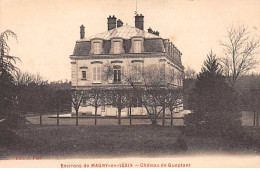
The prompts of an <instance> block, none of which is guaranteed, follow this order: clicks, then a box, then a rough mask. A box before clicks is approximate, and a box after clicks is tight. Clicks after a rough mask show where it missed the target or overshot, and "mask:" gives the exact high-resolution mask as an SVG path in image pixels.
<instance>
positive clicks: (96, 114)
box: [95, 106, 97, 125]
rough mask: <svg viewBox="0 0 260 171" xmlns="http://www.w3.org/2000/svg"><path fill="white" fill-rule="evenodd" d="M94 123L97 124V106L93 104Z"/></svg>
mask: <svg viewBox="0 0 260 171" xmlns="http://www.w3.org/2000/svg"><path fill="white" fill-rule="evenodd" d="M95 125H97V106H95Z"/></svg>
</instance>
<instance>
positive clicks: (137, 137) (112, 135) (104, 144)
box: [0, 125, 187, 158]
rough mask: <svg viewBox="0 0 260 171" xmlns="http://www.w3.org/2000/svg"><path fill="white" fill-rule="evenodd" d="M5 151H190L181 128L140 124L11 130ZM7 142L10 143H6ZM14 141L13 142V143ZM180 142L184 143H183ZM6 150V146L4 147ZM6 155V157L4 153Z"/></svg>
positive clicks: (11, 154) (99, 153)
mask: <svg viewBox="0 0 260 171" xmlns="http://www.w3.org/2000/svg"><path fill="white" fill-rule="evenodd" d="M0 136H2V137H6V141H5V143H2V147H4V149H5V150H4V151H2V154H4V155H5V156H9V157H14V156H21V155H22V156H28V155H31V156H32V155H36V156H44V157H54V156H57V157H58V156H61V157H65V158H66V157H69V156H71V155H73V156H75V155H80V156H103V155H105V156H111V155H116V156H125V155H127V156H129V155H148V156H149V155H157V154H176V153H180V152H183V150H187V146H186V143H184V144H183V142H185V140H184V139H182V140H178V139H179V136H180V134H179V131H178V128H171V127H163V126H159V125H158V126H152V125H138V126H78V127H77V126H59V127H57V126H44V127H38V126H34V125H31V126H29V127H27V128H25V129H18V130H15V131H14V130H13V131H11V130H8V131H7V132H6V134H5V135H4V133H3V134H0ZM7 142H8V143H7ZM10 142H12V143H10ZM180 143H181V144H180ZM2 149H3V148H2ZM2 157H3V156H2Z"/></svg>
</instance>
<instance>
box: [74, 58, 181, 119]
mask: <svg viewBox="0 0 260 171" xmlns="http://www.w3.org/2000/svg"><path fill="white" fill-rule="evenodd" d="M133 61H138V62H141V63H142V65H143V68H144V70H145V69H146V68H148V67H156V66H157V67H158V68H160V67H161V66H163V67H164V70H165V73H166V74H171V73H174V75H176V76H177V75H178V74H180V73H181V72H182V71H180V69H179V68H178V66H176V64H174V63H173V62H172V61H170V60H169V59H168V58H167V57H166V56H165V55H161V54H152V55H151V54H150V55H149V57H147V56H145V57H136V56H135V57H127V58H123V57H122V58H120V56H118V57H117V58H111V57H109V56H103V57H102V58H99V59H72V61H71V65H72V66H71V69H72V70H71V76H72V79H71V80H72V86H74V87H77V88H79V89H87V88H90V87H99V86H105V87H106V86H108V87H109V86H113V85H115V84H114V83H113V80H104V79H103V78H102V79H101V84H95V83H93V67H94V66H95V65H100V66H101V68H103V67H104V66H106V65H110V66H113V65H120V66H121V67H122V68H124V69H122V70H124V73H123V74H125V75H126V76H127V75H129V74H131V72H132V65H133V63H132V62H133ZM82 71H86V77H87V78H86V80H82ZM122 82H123V84H128V83H127V81H126V80H123V79H122ZM173 83H174V84H176V85H178V80H177V77H174V81H173ZM179 86H182V85H179ZM180 110H182V106H180V107H179V108H178V109H176V110H175V112H178V111H180ZM94 113H95V108H94V107H91V106H81V107H80V108H79V114H80V115H94ZM97 113H98V115H101V116H117V115H118V112H117V109H116V108H115V107H112V106H105V107H99V108H98V111H97ZM131 113H132V115H146V114H147V112H146V110H145V108H144V107H135V108H132V112H131ZM72 114H75V110H74V109H72ZM166 114H170V111H168V110H166ZM121 116H122V117H126V116H129V109H128V108H124V109H123V110H122V112H121Z"/></svg>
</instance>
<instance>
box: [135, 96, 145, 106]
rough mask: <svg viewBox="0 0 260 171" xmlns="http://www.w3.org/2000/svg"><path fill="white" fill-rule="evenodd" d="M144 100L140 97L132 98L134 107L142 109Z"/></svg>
mask: <svg viewBox="0 0 260 171" xmlns="http://www.w3.org/2000/svg"><path fill="white" fill-rule="evenodd" d="M142 106H143V104H142V98H140V97H135V96H134V97H132V107H142Z"/></svg>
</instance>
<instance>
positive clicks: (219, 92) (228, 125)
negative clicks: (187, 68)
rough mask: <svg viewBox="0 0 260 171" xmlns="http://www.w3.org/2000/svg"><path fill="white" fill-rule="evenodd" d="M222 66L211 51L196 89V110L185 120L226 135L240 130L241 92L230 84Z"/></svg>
mask: <svg viewBox="0 0 260 171" xmlns="http://www.w3.org/2000/svg"><path fill="white" fill-rule="evenodd" d="M222 72H223V71H222V67H221V65H220V63H219V61H218V60H217V58H216V55H215V54H213V52H212V51H211V52H210V53H209V54H208V56H207V59H206V60H205V62H204V66H203V67H202V69H201V72H200V73H199V75H198V78H197V80H196V83H195V88H194V89H193V96H192V98H193V99H192V100H193V101H194V104H193V109H194V113H192V114H189V115H187V116H186V117H185V119H184V123H185V124H186V125H187V126H189V125H193V127H192V130H191V131H193V130H196V129H198V130H199V131H198V132H199V133H205V132H206V133H209V134H210V135H212V134H213V135H224V134H228V133H230V132H231V131H234V130H236V129H237V128H238V127H239V126H240V124H241V122H240V120H239V117H240V115H239V112H238V111H237V96H236V93H235V91H234V90H233V88H232V87H230V86H229V84H227V82H226V80H225V77H224V76H223V74H222Z"/></svg>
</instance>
